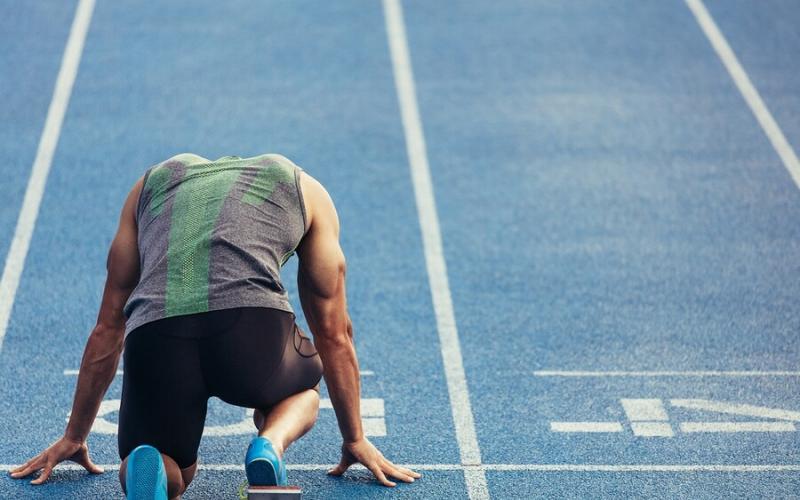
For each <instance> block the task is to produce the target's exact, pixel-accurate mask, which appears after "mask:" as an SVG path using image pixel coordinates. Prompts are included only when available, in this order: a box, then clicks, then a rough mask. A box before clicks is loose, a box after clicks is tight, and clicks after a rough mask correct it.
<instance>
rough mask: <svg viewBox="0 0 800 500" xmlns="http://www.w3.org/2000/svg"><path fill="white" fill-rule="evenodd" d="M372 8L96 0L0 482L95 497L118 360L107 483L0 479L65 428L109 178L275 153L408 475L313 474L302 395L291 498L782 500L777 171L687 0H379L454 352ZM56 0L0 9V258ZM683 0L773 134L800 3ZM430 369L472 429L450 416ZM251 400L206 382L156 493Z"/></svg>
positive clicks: (30, 283) (233, 429) (781, 232)
mask: <svg viewBox="0 0 800 500" xmlns="http://www.w3.org/2000/svg"><path fill="white" fill-rule="evenodd" d="M84 1H85V0H84ZM394 1H395V0H386V1H385V2H384V3H381V1H378V0H369V1H368V0H348V1H343V2H323V1H318V0H313V1H312V0H265V1H259V2H251V1H245V0H231V1H226V2H218V1H211V0H193V1H188V0H181V1H173V2H165V3H158V2H136V1H132V0H118V1H111V0H97V3H96V5H95V6H94V9H93V13H92V18H91V24H90V26H89V30H88V34H87V36H86V40H85V46H84V48H83V51H82V59H81V62H80V66H79V69H78V73H77V77H76V80H75V84H74V87H73V89H72V92H71V95H70V96H69V105H68V108H67V112H66V115H65V119H64V122H63V125H62V126H61V128H60V135H59V137H58V144H57V148H56V150H55V155H54V157H53V160H52V164H51V170H50V172H49V176H48V178H47V184H46V189H45V191H44V196H43V197H42V199H41V208H40V210H39V213H38V218H37V219H36V223H35V226H34V227H33V235H32V238H31V241H30V249H29V251H28V252H27V260H26V261H25V265H24V268H23V269H22V275H21V279H20V282H19V287H18V289H17V290H16V294H15V295H14V296H13V309H12V312H11V316H10V320H9V323H8V327H7V329H6V331H5V336H4V338H3V332H2V331H0V339H2V343H0V401H2V402H3V404H2V405H0V471H3V474H2V477H1V478H0V498H119V497H121V496H122V495H121V491H120V489H119V484H118V480H117V474H116V470H115V469H114V466H115V464H118V462H119V457H118V455H117V447H116V434H115V425H116V424H115V423H116V418H117V413H116V409H117V408H118V406H117V405H118V400H119V397H120V390H121V377H117V379H116V380H115V382H114V383H113V384H112V385H111V387H110V389H109V392H108V394H107V395H106V400H105V401H104V403H103V406H102V407H101V415H100V416H99V417H98V422H96V427H95V432H93V433H92V435H91V436H90V438H89V446H90V452H91V455H92V457H93V459H94V461H95V462H96V463H98V464H105V465H107V466H108V470H107V471H106V473H105V474H102V475H99V476H91V475H89V474H88V473H86V472H85V471H83V470H82V469H80V468H78V467H75V466H74V465H73V466H62V467H60V468H57V469H56V471H55V473H54V475H53V476H52V478H51V480H50V481H48V482H47V483H46V484H45V485H42V486H38V487H37V486H31V485H29V484H28V481H18V480H17V481H15V480H12V479H11V478H10V477H8V476H7V475H6V473H5V472H6V471H8V470H10V469H11V468H13V466H14V464H18V463H20V462H22V461H24V460H27V459H28V458H30V457H31V456H33V455H34V454H35V453H38V452H39V451H40V450H41V449H43V448H44V447H45V446H46V445H48V444H49V443H51V442H52V441H54V440H55V439H57V438H58V437H59V436H60V435H61V433H62V432H63V429H64V426H65V423H66V420H65V419H66V417H67V413H68V412H69V410H70V408H71V402H72V395H73V390H74V386H75V381H76V376H75V370H76V369H77V368H78V366H79V364H80V358H81V354H82V351H83V347H84V344H85V341H86V337H87V335H88V333H89V331H90V330H91V328H92V326H93V325H94V321H95V318H96V314H97V308H98V305H99V299H100V296H101V292H102V286H103V283H104V280H105V256H106V252H107V248H108V245H109V243H110V240H111V238H112V236H113V233H114V230H115V228H116V225H117V220H118V214H119V210H120V208H121V204H122V201H123V199H124V197H125V195H126V194H127V192H128V191H129V190H130V188H131V186H132V185H133V183H134V182H135V181H136V179H137V178H138V177H139V176H140V175H141V174H142V172H143V171H144V169H145V168H146V167H148V166H150V165H152V164H153V163H156V162H157V161H160V160H162V159H164V158H167V157H169V156H172V155H174V154H177V153H180V152H186V151H191V152H196V153H198V154H201V155H203V156H205V157H211V158H216V157H220V156H224V155H239V156H251V155H256V154H259V153H263V152H276V153H281V154H284V155H286V156H288V157H289V158H291V159H293V160H294V161H295V162H296V163H298V164H299V165H301V166H303V167H304V168H305V169H306V170H308V171H309V172H310V173H311V174H312V175H314V176H315V177H317V178H318V179H319V180H320V181H321V182H322V183H323V184H324V185H325V186H327V187H328V189H329V191H330V192H331V194H332V197H333V198H334V200H335V202H336V204H337V207H338V210H339V215H340V218H341V220H342V231H343V236H342V237H343V247H344V250H345V254H346V255H347V258H348V279H349V281H348V292H349V303H350V308H351V315H352V318H353V322H354V325H355V331H356V344H357V349H358V353H359V358H360V360H361V369H362V371H363V377H362V384H363V394H362V398H363V400H364V402H363V408H364V410H365V411H364V421H365V428H366V429H367V433H368V435H370V439H371V440H372V441H373V442H375V443H376V444H377V445H378V446H379V447H380V448H381V450H382V451H383V452H384V453H385V454H386V455H387V457H389V458H390V459H392V460H393V461H395V462H398V463H403V464H414V465H412V467H417V468H418V469H420V471H421V472H422V473H423V474H424V475H423V478H422V479H420V480H419V481H418V482H416V483H415V484H413V485H405V484H401V485H399V486H398V487H397V488H395V489H386V488H383V487H381V486H379V485H378V484H377V483H376V482H374V481H373V480H372V479H371V475H370V474H369V473H368V472H367V471H365V470H363V469H362V470H357V469H356V470H352V471H351V472H349V473H348V474H347V475H345V477H344V478H331V477H328V476H326V475H325V470H326V467H327V466H328V465H330V464H332V463H334V462H335V461H337V460H338V452H339V448H338V447H339V435H338V430H337V427H336V421H335V418H334V415H333V411H332V410H331V409H329V408H323V409H322V410H321V412H320V420H319V422H318V424H317V426H316V427H315V428H314V429H313V430H312V431H311V432H310V433H309V434H308V435H307V436H306V437H304V438H303V439H301V440H300V441H299V442H297V443H296V444H295V445H294V446H293V447H292V448H291V449H290V450H289V452H288V454H287V457H286V458H287V463H288V464H289V482H290V484H298V485H300V486H302V487H303V490H304V498H306V499H317V498H319V499H323V498H326V499H327V498H341V499H345V498H346V499H353V498H365V499H366V498H370V499H372V498H425V499H455V498H468V497H470V495H471V497H472V498H473V499H478V498H485V497H491V498H495V499H518V498H631V497H636V498H678V497H682V498H800V493H798V492H800V452H799V451H798V450H800V343H799V342H798V335H800V306H799V305H798V303H800V279H798V277H800V185H798V184H797V183H796V181H795V180H794V179H793V178H792V175H791V173H790V169H791V168H792V167H791V165H788V166H787V165H786V164H785V163H784V161H783V160H782V159H781V157H780V156H779V155H778V153H777V152H776V149H775V147H774V146H773V144H772V142H771V141H770V139H769V138H768V135H767V134H766V133H765V130H764V128H762V125H761V124H760V122H759V121H758V120H757V119H756V117H755V116H754V113H753V111H752V110H751V109H750V107H748V104H747V102H746V101H745V99H744V98H743V95H742V93H741V92H740V90H739V88H738V87H737V85H736V83H735V82H734V80H733V79H732V77H731V75H730V74H729V72H728V70H727V69H726V66H725V65H724V64H723V61H722V59H721V58H720V56H719V55H718V54H717V52H716V51H715V50H714V48H713V47H712V44H711V43H710V40H709V37H708V36H707V35H706V34H705V33H704V31H703V29H701V26H700V24H699V23H698V21H697V19H696V18H695V15H694V14H693V12H692V10H691V9H690V8H689V7H688V5H687V3H686V2H684V1H683V0H649V1H641V0H619V1H611V0H607V1H600V0H581V1H570V2H552V1H544V0H503V1H494V2H493V1H488V0H482V1H479V0H469V1H464V2H443V1H437V2H431V1H424V0H402V2H401V3H400V5H401V6H402V12H403V14H404V24H403V26H404V28H405V34H406V35H407V37H406V39H405V40H403V41H404V42H407V47H408V53H409V55H410V63H411V69H412V70H413V73H412V77H413V82H414V84H415V89H416V93H415V96H416V102H417V104H418V110H419V125H420V126H421V132H422V133H423V134H424V139H425V143H426V145H427V155H426V158H427V160H428V163H429V165H430V174H431V179H432V185H433V194H434V197H435V203H436V208H437V209H438V222H439V227H440V232H439V235H440V236H441V241H442V248H443V253H442V256H443V258H444V261H445V262H446V266H447V268H446V269H447V277H448V279H449V289H438V292H436V291H435V290H436V289H435V290H434V292H435V293H449V296H450V297H451V298H452V305H453V313H454V316H455V323H456V329H457V334H458V338H459V339H460V347H461V357H460V358H458V359H456V358H454V357H453V355H452V353H451V352H449V351H447V349H444V352H445V354H444V355H443V345H442V344H441V343H440V336H439V333H440V332H439V331H438V330H437V312H438V313H439V314H440V315H441V310H440V309H438V307H439V306H437V305H436V304H435V303H434V300H433V299H432V285H431V284H430V283H431V280H432V279H434V278H435V276H434V275H435V271H429V269H428V268H427V267H426V251H427V252H428V257H429V258H430V251H431V250H430V247H429V246H427V243H426V241H425V240H423V231H424V230H425V229H426V227H427V226H426V220H425V214H424V210H420V209H418V206H417V203H416V198H415V193H416V194H417V195H419V189H420V186H419V185H418V184H417V183H416V181H415V180H414V178H413V177H412V173H411V172H412V170H411V168H410V164H413V163H414V161H415V160H414V157H413V155H411V156H410V155H409V153H408V151H407V149H406V148H407V144H408V140H409V136H408V133H409V123H406V124H405V125H406V126H405V127H404V122H403V119H402V115H401V106H404V105H407V103H406V104H403V101H402V100H399V99H398V88H397V87H396V78H398V74H397V70H398V67H397V64H398V61H397V60H396V59H393V57H392V49H391V47H390V43H389V39H388V38H387V16H388V17H389V20H390V22H391V16H390V14H389V13H388V12H389V11H387V10H385V6H386V5H393V4H394ZM689 1H690V2H691V1H692V0H689ZM398 3H399V2H398ZM77 6H78V1H77V0H67V1H62V0H41V1H38V2H14V1H10V0H0V46H2V47H3V50H2V51H0V95H1V96H2V97H3V98H2V101H3V104H2V105H0V118H2V120H0V146H1V147H0V160H1V161H0V176H2V181H0V197H1V198H2V200H3V203H2V204H0V259H2V260H0V262H2V263H3V265H5V262H6V259H7V258H8V256H9V251H10V250H9V249H10V248H11V241H12V238H13V236H14V234H15V230H16V225H17V218H18V216H19V213H20V210H21V207H22V205H23V197H24V194H25V191H26V186H27V182H28V178H29V176H30V171H31V165H32V164H33V162H34V158H35V156H36V151H37V146H38V144H39V140H40V136H41V134H42V129H43V127H44V123H45V119H46V116H47V113H48V107H49V105H50V102H51V99H52V97H53V88H54V85H55V84H56V79H57V76H58V73H59V68H60V66H61V63H62V56H63V53H64V47H65V44H66V43H67V40H68V38H69V36H70V27H71V24H72V20H73V17H74V16H75V12H76V9H77ZM705 7H706V8H707V10H708V12H709V14H710V15H711V18H712V19H713V20H714V21H715V22H716V25H717V26H718V28H719V30H720V32H721V33H722V34H723V35H724V37H725V39H726V40H727V43H728V44H729V45H730V47H731V49H732V51H733V53H735V55H736V57H737V58H738V61H739V63H741V66H742V68H743V69H744V70H745V72H746V74H747V76H748V77H749V80H750V81H751V82H752V84H753V86H754V87H755V88H756V89H757V91H758V93H759V94H760V97H761V98H762V99H763V103H764V105H765V107H766V108H765V109H767V110H768V111H767V112H768V113H770V112H771V116H772V117H773V118H774V120H775V122H776V123H777V125H778V127H779V129H780V131H782V133H783V134H784V136H785V138H786V140H787V142H788V146H789V148H790V149H793V151H795V152H796V151H800V83H798V82H799V80H798V78H797V74H798V70H799V69H800V31H798V30H797V25H798V22H800V4H798V3H797V2H796V1H793V0H766V1H763V2H753V1H748V0H706V2H705ZM396 20H397V19H395V21H396ZM401 22H402V19H401ZM412 125H413V124H412ZM422 154H423V155H425V153H424V152H423V153H422ZM795 161H796V159H795ZM295 270H296V262H294V261H291V262H290V263H289V264H287V266H286V268H285V278H286V281H287V285H288V286H289V288H290V291H291V293H292V295H293V298H296V294H294V293H293V292H294V272H295ZM431 273H433V274H431ZM434 281H435V280H434ZM0 286H3V285H0ZM294 303H295V306H296V307H297V308H298V310H299V304H298V303H297V302H296V301H294ZM440 319H441V316H440ZM0 328H2V325H0ZM448 353H449V354H448ZM456 361H457V362H459V363H461V362H463V368H464V374H465V376H466V388H467V389H468V394H467V395H468V397H469V399H468V400H469V403H470V405H471V407H470V408H467V412H468V413H469V412H471V415H472V417H473V418H474V431H475V435H476V440H475V441H474V442H472V441H470V439H469V437H468V436H467V438H465V435H464V434H463V431H464V430H465V429H466V430H469V429H470V427H471V425H470V424H468V423H467V424H465V423H463V422H460V423H459V424H458V425H456V423H455V422H454V417H453V414H454V413H453V412H454V408H455V411H456V413H458V412H459V411H463V410H464V407H460V406H459V404H458V402H457V398H456V399H453V398H452V397H451V396H452V395H451V392H450V390H452V389H453V387H452V383H453V379H452V378H451V380H450V382H451V387H450V390H449V389H448V379H447V375H446V374H447V373H448V370H450V372H449V373H451V374H453V373H455V374H456V378H458V377H457V375H458V371H457V370H456V371H455V372H453V371H452V370H453V367H454V363H455V362H456ZM120 369H123V367H120ZM457 387H458V384H456V388H457ZM456 396H457V395H456ZM323 397H325V394H324V391H323ZM248 421H249V416H248V414H247V413H246V411H245V409H242V408H236V407H230V406H227V405H225V404H224V403H222V402H220V401H213V402H212V405H211V406H210V408H209V416H208V421H207V428H206V434H205V435H204V437H203V441H202V443H201V448H200V462H201V470H200V471H199V473H198V476H197V478H196V479H195V481H194V482H193V483H192V485H191V486H190V487H189V490H188V491H187V492H186V494H185V495H184V498H185V499H219V498H231V499H233V498H236V497H237V490H238V488H239V486H240V485H241V483H242V482H243V481H244V480H245V474H244V468H243V460H244V453H245V450H246V448H247V444H248V443H249V441H250V439H251V438H252V436H253V433H254V427H253V426H252V424H249V423H248ZM465 446H466V447H467V448H470V447H471V446H472V447H473V448H474V449H472V451H479V452H480V458H481V463H480V464H464V463H462V455H463V454H464V453H465ZM469 451H470V450H466V452H469ZM117 467H118V466H117ZM484 478H485V483H483V480H484Z"/></svg>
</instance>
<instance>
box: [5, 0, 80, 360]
mask: <svg viewBox="0 0 800 500" xmlns="http://www.w3.org/2000/svg"><path fill="white" fill-rule="evenodd" d="M93 10H94V0H81V2H80V3H79V4H78V8H77V9H76V11H75V18H74V19H73V21H72V28H71V29H70V32H69V39H68V40H67V45H66V46H65V48H64V55H63V56H62V58H61V69H60V70H59V71H58V77H57V78H56V85H55V89H54V90H53V98H52V100H51V101H50V107H49V109H48V110H47V118H46V119H45V122H44V129H43V130H42V136H41V137H40V138H39V147H38V148H37V150H36V158H35V159H34V160H33V167H31V176H30V179H28V187H27V188H26V189H25V197H24V198H23V201H22V209H21V210H20V212H19V218H18V219H17V226H16V229H14V238H13V239H12V240H11V247H10V248H9V250H8V255H7V256H6V263H5V267H4V268H3V277H2V278H0V350H2V348H3V340H4V339H5V336H6V330H7V329H8V322H9V320H10V318H11V310H12V309H13V308H14V299H15V298H16V295H17V288H18V287H19V280H20V277H21V276H22V270H23V269H24V268H25V259H26V258H27V256H28V248H29V247H30V243H31V236H32V235H33V229H34V227H35V226H36V218H37V217H38V215H39V206H40V205H41V203H42V196H43V195H44V188H45V184H46V183H47V176H48V174H49V173H50V165H51V163H52V162H53V154H54V153H55V150H56V146H57V145H58V138H59V136H60V135H61V125H62V123H63V122H64V114H65V113H66V111H67V106H68V105H69V98H70V95H71V94H72V85H73V84H74V83H75V76H76V75H77V74H78V66H79V65H80V62H81V54H82V53H83V43H84V41H85V40H86V32H87V31H88V30H89V23H90V21H91V19H92V11H93Z"/></svg>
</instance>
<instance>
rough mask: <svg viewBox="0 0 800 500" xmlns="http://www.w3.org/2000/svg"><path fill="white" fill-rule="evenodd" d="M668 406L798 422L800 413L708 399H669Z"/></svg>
mask: <svg viewBox="0 0 800 500" xmlns="http://www.w3.org/2000/svg"><path fill="white" fill-rule="evenodd" d="M669 404H670V405H672V406H675V407H677V408H686V409H688V410H701V411H710V412H714V413H727V414H729V415H744V416H747V417H759V418H774V419H776V420H789V421H793V422H800V411H791V410H781V409H779V408H767V407H766V406H756V405H746V404H738V403H724V402H720V401H711V400H708V399H670V400H669Z"/></svg>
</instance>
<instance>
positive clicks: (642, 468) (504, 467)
mask: <svg viewBox="0 0 800 500" xmlns="http://www.w3.org/2000/svg"><path fill="white" fill-rule="evenodd" d="M483 468H484V469H486V470H498V471H537V472H538V471H540V472H704V471H705V472H784V471H788V472H795V471H800V464H759V465H717V464H687V465H684V464H680V465H672V464H630V465H618V464H486V465H484V466H483Z"/></svg>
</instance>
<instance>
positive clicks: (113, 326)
mask: <svg viewBox="0 0 800 500" xmlns="http://www.w3.org/2000/svg"><path fill="white" fill-rule="evenodd" d="M294 252H296V253H297V255H298V257H299V267H298V273H297V281H298V288H299V292H300V301H301V304H302V307H303V312H304V313H305V317H306V320H307V322H308V325H309V327H310V328H311V332H312V333H313V335H314V343H313V344H312V343H311V341H310V340H309V339H308V338H307V337H306V336H304V335H303V334H302V333H301V332H300V330H299V329H298V327H297V325H296V324H295V316H294V313H293V312H292V307H291V305H290V304H289V301H288V298H287V293H286V290H285V289H284V287H283V285H282V284H281V280H280V269H281V266H282V265H283V263H284V262H286V260H287V259H288V258H289V257H290V256H291V255H292V254H293V253H294ZM107 269H108V276H107V279H106V284H105V289H104V292H103V298H102V302H101V305H100V312H99V314H98V317H97V325H96V326H95V327H94V329H93V330H92V332H91V334H90V336H89V340H88V341H87V343H86V348H85V350H84V354H83V359H82V361H81V366H80V374H79V376H78V382H77V387H76V390H75V399H74V402H73V406H72V413H71V416H70V418H69V423H68V424H67V428H66V430H65V432H64V436H63V437H62V438H61V439H59V440H58V441H56V442H55V443H53V444H52V445H51V446H50V447H48V448H47V449H45V450H44V451H42V452H41V453H40V454H39V455H37V456H36V457H34V458H32V459H30V460H28V461H27V462H26V463H25V464H23V465H21V466H20V467H18V468H16V469H14V470H13V471H12V473H11V475H12V477H14V478H21V477H25V476H28V475H30V474H32V473H34V472H36V471H40V470H41V474H40V475H39V477H38V478H36V479H34V480H33V481H32V483H33V484H42V483H44V482H45V481H47V479H48V477H50V474H51V472H52V470H53V468H54V467H55V466H56V464H58V463H59V462H62V461H64V460H71V461H73V462H77V463H78V464H80V465H82V466H83V467H85V468H86V469H87V470H88V471H89V472H92V473H96V474H97V473H101V472H103V471H102V469H101V468H100V467H98V466H97V465H95V464H94V463H93V462H92V460H91V458H90V457H89V450H88V447H87V443H86V439H87V437H88V435H89V431H90V429H91V427H92V423H93V422H94V419H95V417H96V416H97V411H98V408H99V406H100V402H101V401H102V399H103V396H104V394H105V392H106V390H107V389H108V386H109V384H110V383H111V381H112V380H113V379H114V374H115V372H116V370H117V365H118V363H119V358H120V355H121V354H122V353H123V352H124V376H123V385H122V402H121V406H120V412H119V436H118V444H119V455H120V459H121V460H122V464H121V466H120V483H121V485H122V488H123V490H124V491H126V494H127V496H128V498H136V499H139V498H147V499H151V498H158V499H161V498H164V499H166V498H179V497H180V495H181V494H182V493H183V492H184V491H185V490H186V488H187V487H188V485H189V483H190V482H191V481H192V478H193V477H194V474H195V472H196V470H197V449H198V447H199V444H200V438H201V436H202V433H203V427H204V424H205V417H206V408H207V404H208V399H209V398H210V397H211V396H216V397H218V398H220V399H222V400H223V401H226V402H228V403H230V404H233V405H237V406H241V407H246V408H253V409H255V412H254V423H255V425H256V427H257V428H258V436H257V437H255V438H254V439H253V441H252V442H251V443H250V446H249V448H248V450H247V453H246V456H245V470H246V473H247V478H248V481H249V482H250V484H252V485H285V484H286V469H285V465H284V463H283V460H282V457H283V453H284V451H285V450H286V448H287V447H288V446H289V445H290V444H291V443H292V442H294V441H295V440H297V439H298V438H300V437H301V436H302V435H304V434H305V433H306V432H308V430H309V429H311V427H312V426H313V425H314V423H315V421H316V419H317V413H318V410H319V392H318V391H319V385H318V384H319V381H320V378H321V377H322V375H323V374H324V376H325V381H326V383H327V385H328V390H329V393H330V398H331V401H332V403H333V408H334V410H335V412H336V418H337V420H338V422H339V429H340V430H341V434H342V439H343V444H342V456H341V461H340V463H339V465H337V466H336V467H335V468H333V469H332V470H331V471H329V473H330V474H335V475H341V474H342V473H344V472H345V470H347V468H348V467H349V466H350V465H352V464H354V463H356V462H360V463H361V464H363V465H364V466H366V467H367V469H369V470H370V471H371V472H372V473H373V474H374V475H375V477H376V478H377V479H378V481H380V482H381V483H382V484H384V485H386V486H394V485H395V483H394V482H392V481H391V480H390V479H389V478H394V479H398V480H401V481H405V482H413V481H414V479H415V478H419V477H420V475H419V474H418V473H416V472H414V471H411V470H409V469H406V468H404V467H399V466H396V465H394V464H392V463H391V462H390V461H389V460H387V459H386V458H384V456H383V455H382V454H381V452H380V451H379V450H378V449H377V448H376V447H375V446H374V445H373V444H372V443H370V442H369V441H368V440H367V439H366V438H365V437H364V433H363V431H362V429H361V415H360V410H359V401H360V384H359V368H358V360H357V359H356V353H355V350H354V347H353V329H352V324H351V323H350V318H349V316H348V313H347V304H346V296H345V259H344V255H343V253H342V250H341V247H340V246H339V220H338V216H337V214H336V209H335V208H334V205H333V202H332V201H331V199H330V197H329V196H328V193H327V192H326V191H325V189H324V188H323V187H322V185H321V184H320V183H319V182H317V181H316V180H315V179H313V178H312V177H311V176H310V175H308V174H307V173H305V172H303V171H302V170H301V169H300V168H299V167H297V166H296V165H294V164H293V163H292V162H291V161H289V160H288V159H287V158H285V157H283V156H280V155H262V156H256V157H253V158H239V157H233V156H226V157H223V158H220V159H218V160H215V161H209V160H207V159H205V158H202V157H200V156H197V155H193V154H181V155H178V156H175V157H173V158H170V159H169V160H167V161H164V162H162V163H159V164H157V165H155V166H153V167H151V168H150V169H148V170H147V171H146V172H145V174H144V175H143V176H142V178H141V179H139V180H138V181H137V182H136V184H135V185H134V187H133V189H132V190H131V192H130V194H129V195H128V197H127V199H126V201H125V205H124V207H123V208H122V214H121V217H120V223H119V229H118V231H117V234H116V236H115V237H114V240H113V242H112V243H111V248H110V250H109V254H108V261H107ZM123 347H124V350H123Z"/></svg>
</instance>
